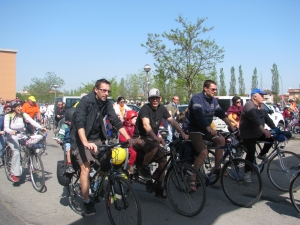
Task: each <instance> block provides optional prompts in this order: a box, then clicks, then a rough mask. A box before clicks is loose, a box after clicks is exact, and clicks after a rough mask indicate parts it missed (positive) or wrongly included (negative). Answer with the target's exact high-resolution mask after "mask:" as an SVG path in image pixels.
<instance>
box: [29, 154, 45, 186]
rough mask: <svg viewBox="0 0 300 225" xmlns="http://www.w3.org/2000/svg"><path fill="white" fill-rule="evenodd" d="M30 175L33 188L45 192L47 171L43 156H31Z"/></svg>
mask: <svg viewBox="0 0 300 225" xmlns="http://www.w3.org/2000/svg"><path fill="white" fill-rule="evenodd" d="M28 169H29V173H30V178H31V182H32V186H33V188H34V189H35V190H36V191H39V192H41V191H43V189H44V187H45V171H44V165H43V162H42V159H41V156H40V155H38V154H34V155H30V161H29V168H28Z"/></svg>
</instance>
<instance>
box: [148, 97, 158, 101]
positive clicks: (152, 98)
mask: <svg viewBox="0 0 300 225" xmlns="http://www.w3.org/2000/svg"><path fill="white" fill-rule="evenodd" d="M149 99H150V100H152V101H154V100H158V99H160V97H150V98H149Z"/></svg>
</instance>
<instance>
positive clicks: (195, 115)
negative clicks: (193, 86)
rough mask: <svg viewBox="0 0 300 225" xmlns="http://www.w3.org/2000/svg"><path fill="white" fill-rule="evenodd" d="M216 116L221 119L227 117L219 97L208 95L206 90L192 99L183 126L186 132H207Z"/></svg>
mask: <svg viewBox="0 0 300 225" xmlns="http://www.w3.org/2000/svg"><path fill="white" fill-rule="evenodd" d="M214 116H217V117H219V118H220V119H224V118H225V117H226V114H225V112H224V111H223V110H222V109H221V107H220V105H219V103H218V101H217V99H215V98H210V97H207V96H206V95H205V94H204V92H201V93H198V94H195V95H194V96H193V97H192V98H191V100H190V103H189V106H188V113H187V115H186V117H185V120H184V122H183V127H182V128H183V130H184V132H193V131H194V132H202V133H204V134H206V133H207V131H206V127H208V126H209V125H210V124H211V123H212V121H213V117H214Z"/></svg>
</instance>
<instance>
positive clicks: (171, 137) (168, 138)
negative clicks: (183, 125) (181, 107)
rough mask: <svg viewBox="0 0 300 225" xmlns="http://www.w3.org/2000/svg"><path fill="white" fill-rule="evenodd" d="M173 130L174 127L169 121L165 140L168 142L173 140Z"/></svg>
mask: <svg viewBox="0 0 300 225" xmlns="http://www.w3.org/2000/svg"><path fill="white" fill-rule="evenodd" d="M173 132H174V129H173V127H172V125H171V124H170V123H169V124H168V137H167V140H168V141H169V142H172V140H173Z"/></svg>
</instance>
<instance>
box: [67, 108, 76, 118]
mask: <svg viewBox="0 0 300 225" xmlns="http://www.w3.org/2000/svg"><path fill="white" fill-rule="evenodd" d="M75 110H76V108H70V109H68V110H67V111H66V113H65V120H66V121H72V118H73V115H74V113H75Z"/></svg>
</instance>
